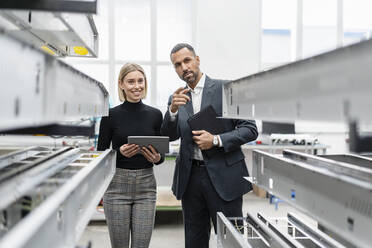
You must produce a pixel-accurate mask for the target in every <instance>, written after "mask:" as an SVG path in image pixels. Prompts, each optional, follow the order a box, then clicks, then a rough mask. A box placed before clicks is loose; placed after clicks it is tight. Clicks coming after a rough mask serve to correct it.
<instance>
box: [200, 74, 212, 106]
mask: <svg viewBox="0 0 372 248" xmlns="http://www.w3.org/2000/svg"><path fill="white" fill-rule="evenodd" d="M214 86H215V83H214V82H213V81H212V80H211V79H210V78H209V77H208V76H206V77H205V83H204V89H203V96H202V102H201V106H200V110H202V109H204V108H205V107H207V106H208V105H211V104H212V102H213V90H214Z"/></svg>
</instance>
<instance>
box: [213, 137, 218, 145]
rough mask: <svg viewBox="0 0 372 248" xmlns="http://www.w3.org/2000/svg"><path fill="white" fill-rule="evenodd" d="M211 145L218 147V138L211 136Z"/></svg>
mask: <svg viewBox="0 0 372 248" xmlns="http://www.w3.org/2000/svg"><path fill="white" fill-rule="evenodd" d="M213 145H214V146H218V137H217V135H213Z"/></svg>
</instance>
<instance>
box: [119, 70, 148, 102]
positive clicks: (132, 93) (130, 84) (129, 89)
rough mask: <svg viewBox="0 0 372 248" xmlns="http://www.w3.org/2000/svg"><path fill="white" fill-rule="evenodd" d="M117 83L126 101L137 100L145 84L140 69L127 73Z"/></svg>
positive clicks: (143, 90) (141, 95)
mask: <svg viewBox="0 0 372 248" xmlns="http://www.w3.org/2000/svg"><path fill="white" fill-rule="evenodd" d="M119 84H120V88H121V89H122V90H124V92H125V96H126V99H127V101H128V102H139V101H140V100H141V99H142V98H143V95H144V93H145V87H146V84H145V77H144V76H143V74H142V73H141V72H140V71H132V72H130V73H128V74H127V75H126V76H125V77H124V79H123V80H122V81H120V82H119Z"/></svg>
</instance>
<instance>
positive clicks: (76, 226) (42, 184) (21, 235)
mask: <svg viewBox="0 0 372 248" xmlns="http://www.w3.org/2000/svg"><path fill="white" fill-rule="evenodd" d="M2 151H3V152H5V153H6V152H10V150H5V151H4V150H2ZM115 161H116V153H115V152H114V151H112V150H106V151H105V152H88V151H84V150H83V149H78V148H75V149H73V148H61V149H58V150H53V149H51V148H45V147H33V148H27V149H24V150H20V151H14V152H10V153H8V154H6V155H3V156H1V157H0V162H1V165H2V168H1V175H2V177H1V179H0V196H1V199H2V201H1V204H0V247H12V248H18V247H19V248H21V247H35V248H36V247H38V248H39V247H75V244H76V243H77V242H78V240H79V237H80V235H81V234H82V232H83V231H84V228H85V226H86V225H87V223H88V222H89V220H90V216H91V215H92V214H93V211H94V210H95V207H96V206H97V202H98V201H99V200H100V199H101V197H102V195H103V193H104V191H105V190H106V188H107V186H108V184H109V183H110V181H111V179H112V177H113V174H114V172H115ZM4 172H7V173H4ZM5 174H6V176H5ZM92 182H94V183H92Z"/></svg>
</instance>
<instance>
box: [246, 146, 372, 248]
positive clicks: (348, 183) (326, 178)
mask: <svg viewBox="0 0 372 248" xmlns="http://www.w3.org/2000/svg"><path fill="white" fill-rule="evenodd" d="M371 175H372V170H371V169H368V168H365V167H359V166H357V165H352V164H347V163H343V162H335V161H333V160H329V159H325V158H320V157H316V156H313V155H309V154H302V153H298V152H293V151H285V152H284V155H283V156H281V155H274V154H270V153H266V152H262V151H257V150H255V151H254V152H253V171H252V178H247V179H248V180H250V181H252V182H253V183H255V184H257V185H258V186H259V187H261V188H263V189H265V190H267V191H269V192H270V193H271V194H273V195H275V196H277V197H279V198H280V199H282V200H285V201H286V202H288V203H290V204H291V205H293V206H294V207H296V208H297V209H299V210H301V211H303V212H304V213H306V214H309V215H310V216H311V217H313V218H314V219H316V220H317V221H319V222H320V223H321V224H322V225H324V226H325V227H327V228H328V229H329V230H331V231H333V232H335V233H338V234H340V235H341V236H343V237H348V240H349V241H350V242H351V243H353V244H355V245H356V246H358V247H369V246H370V244H371V243H372V236H371V235H370V227H371V226H372V179H371V178H372V177H371Z"/></svg>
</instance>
